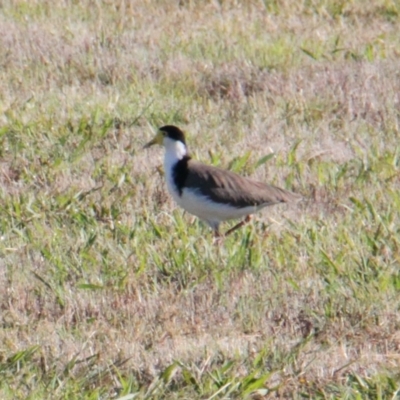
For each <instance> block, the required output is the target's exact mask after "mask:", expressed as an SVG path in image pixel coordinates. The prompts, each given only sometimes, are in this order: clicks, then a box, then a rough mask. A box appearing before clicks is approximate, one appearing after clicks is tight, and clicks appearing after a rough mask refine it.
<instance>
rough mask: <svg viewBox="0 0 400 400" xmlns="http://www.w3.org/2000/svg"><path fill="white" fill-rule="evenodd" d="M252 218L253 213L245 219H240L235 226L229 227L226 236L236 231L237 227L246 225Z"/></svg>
mask: <svg viewBox="0 0 400 400" xmlns="http://www.w3.org/2000/svg"><path fill="white" fill-rule="evenodd" d="M250 220H251V215H247V216H246V218H245V219H244V220H243V221H240V222H239V223H238V224H236V225H235V226H234V227H233V228H231V229H229V230H228V231H227V232H226V233H225V235H224V236H228V235H230V234H231V233H232V232H233V231H236V229H238V228H241V227H242V226H243V225H246V224H247V223H248V222H249V221H250Z"/></svg>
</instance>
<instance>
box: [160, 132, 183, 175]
mask: <svg viewBox="0 0 400 400" xmlns="http://www.w3.org/2000/svg"><path fill="white" fill-rule="evenodd" d="M164 147H165V158H164V169H165V171H169V170H170V169H171V168H172V166H173V165H175V164H176V163H177V162H178V161H179V160H182V158H183V157H184V156H186V155H187V149H186V146H185V145H184V144H183V143H182V142H180V141H176V140H172V139H170V138H164Z"/></svg>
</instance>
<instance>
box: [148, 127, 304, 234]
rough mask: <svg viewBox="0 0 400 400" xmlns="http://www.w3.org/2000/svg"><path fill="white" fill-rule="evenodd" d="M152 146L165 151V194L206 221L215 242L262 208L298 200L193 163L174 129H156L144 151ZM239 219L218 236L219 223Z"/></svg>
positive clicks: (180, 133) (182, 137)
mask: <svg viewBox="0 0 400 400" xmlns="http://www.w3.org/2000/svg"><path fill="white" fill-rule="evenodd" d="M155 144H158V145H162V146H164V148H165V156H164V173H165V178H166V184H167V189H168V192H169V193H170V195H171V196H172V198H173V199H174V200H175V202H176V203H177V204H178V205H179V206H180V207H182V208H183V209H184V210H186V211H187V212H188V213H190V214H193V215H195V216H196V217H198V218H200V219H201V220H203V221H205V222H206V223H207V224H208V225H209V226H210V227H211V228H212V229H213V231H214V235H215V237H217V238H219V237H222V236H228V235H230V234H231V233H232V232H234V231H236V230H237V229H238V228H240V227H241V226H243V225H245V224H246V223H247V222H249V221H250V219H251V215H252V214H254V213H256V212H257V211H259V210H261V209H262V208H264V207H267V206H271V205H274V204H279V203H294V202H297V201H299V200H300V199H301V196H300V195H298V194H296V193H293V192H290V191H288V190H285V189H281V188H279V187H277V186H273V185H269V184H266V183H262V182H257V181H255V180H252V179H249V178H246V177H243V176H241V175H238V174H236V173H234V172H231V171H228V170H224V169H221V168H218V167H215V166H212V165H207V164H203V163H201V162H199V161H197V160H194V159H193V158H192V157H191V156H190V155H189V152H188V148H187V145H186V139H185V134H184V132H183V131H182V130H181V129H180V128H178V127H176V126H174V125H165V126H162V127H161V128H159V129H158V132H157V134H156V136H155V137H154V138H153V139H152V140H151V141H150V142H148V143H147V144H145V145H144V148H146V149H147V148H149V147H151V146H153V145H155ZM239 218H242V220H241V221H240V222H239V223H237V224H236V225H235V226H234V227H233V228H231V229H229V230H228V231H227V232H226V233H225V234H223V235H221V233H220V230H219V228H220V224H221V222H224V221H228V220H231V219H239Z"/></svg>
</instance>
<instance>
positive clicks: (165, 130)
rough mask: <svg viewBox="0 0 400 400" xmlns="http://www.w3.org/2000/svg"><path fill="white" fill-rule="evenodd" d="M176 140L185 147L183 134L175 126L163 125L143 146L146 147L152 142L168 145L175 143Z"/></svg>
mask: <svg viewBox="0 0 400 400" xmlns="http://www.w3.org/2000/svg"><path fill="white" fill-rule="evenodd" d="M176 142H181V143H182V144H183V145H184V146H185V147H186V141H185V134H184V133H183V132H182V131H181V130H180V129H179V128H177V127H176V126H173V125H165V126H163V127H161V128H160V129H159V130H158V132H157V134H156V136H155V137H154V138H153V139H152V140H150V142H148V143H147V144H146V145H145V146H144V148H145V149H147V148H148V147H151V146H153V144H159V145H161V146H164V147H168V145H171V144H174V143H175V144H176Z"/></svg>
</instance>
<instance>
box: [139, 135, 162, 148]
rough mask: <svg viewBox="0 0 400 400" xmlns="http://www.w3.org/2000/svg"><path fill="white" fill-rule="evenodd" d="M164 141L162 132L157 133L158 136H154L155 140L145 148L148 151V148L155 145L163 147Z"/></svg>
mask: <svg viewBox="0 0 400 400" xmlns="http://www.w3.org/2000/svg"><path fill="white" fill-rule="evenodd" d="M163 139H164V136H163V134H162V132H161V131H158V132H157V135H156V136H154V138H153V140H150V142H149V143H146V144H145V145H144V146H143V148H144V149H147V148H149V147H151V146H153V144H161V145H162V144H163Z"/></svg>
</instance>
